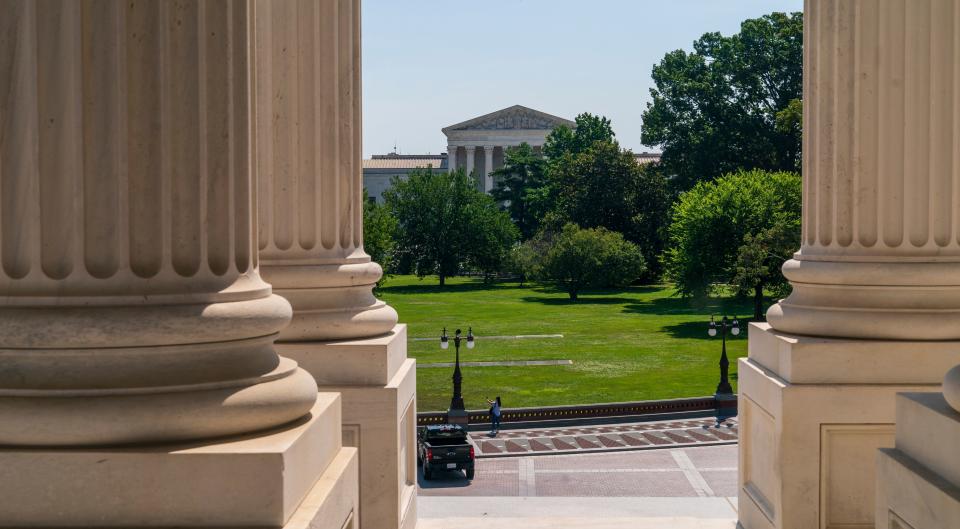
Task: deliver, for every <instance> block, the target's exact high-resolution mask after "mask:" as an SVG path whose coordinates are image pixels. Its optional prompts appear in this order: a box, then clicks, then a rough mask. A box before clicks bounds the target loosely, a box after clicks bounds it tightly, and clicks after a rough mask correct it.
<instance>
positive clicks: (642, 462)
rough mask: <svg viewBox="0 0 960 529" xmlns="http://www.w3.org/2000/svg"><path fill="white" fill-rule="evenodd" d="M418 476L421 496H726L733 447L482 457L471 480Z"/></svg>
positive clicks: (731, 488)
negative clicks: (426, 479) (427, 478)
mask: <svg viewBox="0 0 960 529" xmlns="http://www.w3.org/2000/svg"><path fill="white" fill-rule="evenodd" d="M418 477H419V478H420V479H419V480H418V481H419V488H420V492H419V494H420V495H421V496H459V497H505V496H506V497H511V496H512V497H559V496H565V497H596V498H600V497H606V498H616V497H621V498H622V497H659V498H697V497H699V498H731V497H733V496H736V494H737V447H736V446H735V445H723V446H688V447H678V446H673V447H667V448H666V449H661V450H640V451H618V452H607V453H572V454H565V455H539V454H538V455H535V456H525V457H501V458H487V459H481V460H479V461H477V471H476V475H475V477H474V479H473V481H467V480H466V479H465V478H464V475H463V472H453V471H443V472H439V473H437V474H436V475H435V477H434V479H432V480H430V481H424V480H423V477H422V475H421V476H418ZM731 501H733V500H731ZM733 503H734V504H735V501H733ZM731 508H732V504H731Z"/></svg>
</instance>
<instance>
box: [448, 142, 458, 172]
mask: <svg viewBox="0 0 960 529" xmlns="http://www.w3.org/2000/svg"><path fill="white" fill-rule="evenodd" d="M456 170H457V146H456V145H448V146H447V172H449V173H452V172H454V171H456Z"/></svg>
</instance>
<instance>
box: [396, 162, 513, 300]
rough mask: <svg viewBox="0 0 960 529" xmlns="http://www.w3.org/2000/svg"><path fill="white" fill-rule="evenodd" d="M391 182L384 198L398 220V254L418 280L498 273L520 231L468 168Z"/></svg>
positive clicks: (417, 172) (412, 174) (424, 171)
mask: <svg viewBox="0 0 960 529" xmlns="http://www.w3.org/2000/svg"><path fill="white" fill-rule="evenodd" d="M391 183H392V185H391V187H390V189H388V190H387V191H385V192H384V194H383V196H384V199H385V200H386V204H387V207H388V208H389V209H390V212H391V213H392V215H393V216H394V217H395V218H396V221H397V228H396V231H395V233H396V235H395V242H396V246H395V249H394V253H395V255H396V258H397V259H398V260H400V261H402V262H405V263H409V265H410V266H411V267H412V268H413V271H414V272H415V273H416V274H417V275H418V276H420V277H423V276H426V275H428V274H437V275H438V276H439V278H440V284H441V285H444V284H445V280H446V278H447V277H450V276H454V275H458V274H459V273H461V271H462V270H463V268H464V267H467V266H473V267H476V268H477V269H479V270H481V271H484V272H485V273H489V272H490V271H491V270H494V269H496V270H498V269H499V267H500V266H501V263H502V262H503V260H504V259H505V258H506V255H507V253H508V251H509V249H510V247H511V246H512V245H513V243H514V242H515V241H516V238H517V231H516V228H515V227H514V226H513V223H512V222H511V221H510V218H509V216H508V215H507V214H506V213H504V212H502V211H500V210H499V208H498V207H497V205H496V203H495V202H494V200H493V199H492V198H491V197H489V196H488V195H486V194H485V193H482V192H480V191H478V190H477V185H476V181H475V180H474V179H473V178H471V177H469V176H467V175H466V174H465V173H464V172H463V170H457V171H454V172H452V173H447V172H434V171H433V169H432V168H426V169H417V170H414V171H411V172H410V174H409V175H408V177H407V178H406V179H403V178H397V177H394V178H393V180H392V182H391Z"/></svg>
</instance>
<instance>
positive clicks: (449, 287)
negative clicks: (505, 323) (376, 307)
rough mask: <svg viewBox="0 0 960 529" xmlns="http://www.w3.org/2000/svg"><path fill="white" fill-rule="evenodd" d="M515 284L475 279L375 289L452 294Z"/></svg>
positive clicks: (391, 291)
mask: <svg viewBox="0 0 960 529" xmlns="http://www.w3.org/2000/svg"><path fill="white" fill-rule="evenodd" d="M516 288H517V285H516V284H510V283H507V284H505V283H484V282H483V280H481V279H477V280H475V281H469V282H465V283H460V282H457V283H450V284H446V285H444V286H440V285H438V284H436V283H427V282H423V283H416V284H413V285H394V286H389V285H385V286H382V287H380V288H379V289H377V291H378V293H384V294H453V293H457V292H479V291H492V290H513V289H516Z"/></svg>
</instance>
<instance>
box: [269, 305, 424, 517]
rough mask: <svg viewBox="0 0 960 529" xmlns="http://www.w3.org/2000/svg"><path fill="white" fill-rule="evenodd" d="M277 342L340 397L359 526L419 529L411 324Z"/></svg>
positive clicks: (414, 386)
mask: <svg viewBox="0 0 960 529" xmlns="http://www.w3.org/2000/svg"><path fill="white" fill-rule="evenodd" d="M277 347H278V350H279V351H281V352H282V354H284V355H286V356H289V357H290V358H293V359H296V360H297V361H298V362H300V363H301V365H303V366H304V369H306V370H308V371H310V372H311V373H314V376H315V378H316V380H317V384H318V385H319V387H320V390H321V391H336V392H340V393H341V394H342V395H343V403H344V404H343V444H344V445H345V446H354V447H358V448H359V454H360V483H361V493H360V494H361V512H362V516H361V518H360V523H361V524H362V526H364V527H398V528H405V529H406V528H412V527H414V526H415V525H416V519H417V517H416V482H417V466H416V450H417V449H416V444H415V437H416V433H415V431H416V424H417V414H416V412H417V405H416V366H415V362H414V360H413V359H409V358H407V357H406V351H407V332H406V325H402V324H401V325H397V326H396V328H395V329H394V330H393V331H392V332H390V333H389V334H387V335H385V336H379V337H374V338H367V339H359V340H344V341H326V342H319V341H318V342H300V343H278V344H277ZM335 367H336V368H335Z"/></svg>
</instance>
